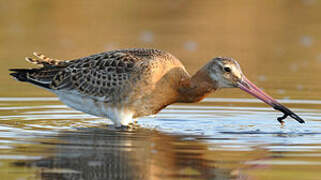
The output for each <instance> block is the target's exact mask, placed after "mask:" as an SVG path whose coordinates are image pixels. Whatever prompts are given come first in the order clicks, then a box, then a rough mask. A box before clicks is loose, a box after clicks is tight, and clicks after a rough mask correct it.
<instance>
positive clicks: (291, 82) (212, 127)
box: [0, 0, 321, 180]
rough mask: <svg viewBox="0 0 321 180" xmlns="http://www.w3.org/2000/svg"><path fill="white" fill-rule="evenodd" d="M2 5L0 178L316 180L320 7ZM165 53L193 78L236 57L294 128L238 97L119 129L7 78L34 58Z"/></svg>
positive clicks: (205, 1)
mask: <svg viewBox="0 0 321 180" xmlns="http://www.w3.org/2000/svg"><path fill="white" fill-rule="evenodd" d="M139 2H140V3H138V2H135V1H129V0H119V1H103V0H97V1H95V2H90V1H82V0H79V1H63V0H56V1H42V0H25V1H15V0H11V1H6V0H3V1H1V2H0V167H1V168H0V169H1V170H0V175H1V179H19V180H22V179H139V180H140V179H173V180H174V179H175V180H176V179H184V180H185V179H186V180H189V179H190V180H192V179H193V180H195V179H197V180H199V179H217V180H221V179H250V180H256V179H273V180H274V179H280V180H281V179H300V180H301V179H307V180H310V179H316V180H317V179H321V98H320V97H321V83H320V70H321V13H320V10H321V2H320V1H316V0H284V1H273V0H262V1H260V3H258V2H253V1H250V0H245V1H229V0H223V1H213V0H202V1H188V0H176V1H173V0H164V1H151V0H141V1H139ZM129 47H154V48H159V49H163V50H166V51H169V52H171V53H173V54H174V55H175V56H176V57H178V58H179V59H181V61H182V62H183V63H184V64H185V65H186V68H187V69H188V71H190V72H191V73H194V72H195V71H196V70H197V69H199V68H200V66H202V65H203V64H205V63H206V62H207V61H208V60H209V59H211V58H212V57H214V56H232V57H234V58H235V59H238V61H239V62H240V64H241V66H242V68H243V70H244V72H245V74H247V76H248V78H249V79H251V80H252V81H253V82H255V84H257V85H258V86H260V87H262V88H263V89H264V90H265V91H266V92H268V93H269V94H271V95H272V96H273V97H275V98H277V99H279V100H280V101H281V102H282V103H284V104H285V105H286V106H288V107H289V108H291V109H292V110H293V111H295V112H296V113H297V114H299V115H300V116H301V117H302V118H303V119H305V120H306V123H305V124H299V123H297V122H296V121H294V120H292V119H289V118H288V119H286V124H285V125H284V126H281V125H280V124H279V123H278V122H277V120H276V118H277V117H279V116H280V115H281V113H279V112H276V111H274V110H273V109H272V108H270V107H268V106H266V105H264V104H263V103H261V102H259V101H257V100H255V99H254V98H252V97H251V96H249V95H246V94H245V93H244V92H241V91H240V90H237V89H235V90H232V89H226V90H221V91H218V92H215V93H214V94H212V95H211V96H210V97H209V98H207V99H205V100H204V101H202V102H201V103H195V104H174V105H172V106H169V107H168V108H166V109H164V110H163V111H161V112H160V113H159V114H158V115H156V116H154V117H145V118H142V119H140V120H139V121H138V124H139V128H137V129H135V130H116V129H114V128H113V127H112V126H111V125H110V124H111V123H110V122H109V121H108V120H106V119H101V118H96V117H93V116H89V115H86V114H83V113H81V112H78V111H75V110H72V109H70V108H68V107H66V106H65V105H63V104H62V103H61V102H59V101H58V100H57V98H55V97H54V96H53V95H52V94H50V93H49V92H46V91H45V90H43V89H40V88H36V87H34V86H32V85H28V84H25V83H19V82H17V81H14V80H12V79H11V78H10V77H9V76H8V69H9V68H13V67H14V68H17V67H35V66H33V65H31V64H28V63H27V62H25V61H24V60H23V59H24V57H25V56H31V55H32V52H33V51H39V52H43V53H44V54H46V55H48V56H49V57H54V58H58V59H73V58H77V57H81V56H86V55H90V54H93V53H98V52H102V51H106V50H110V49H115V48H129Z"/></svg>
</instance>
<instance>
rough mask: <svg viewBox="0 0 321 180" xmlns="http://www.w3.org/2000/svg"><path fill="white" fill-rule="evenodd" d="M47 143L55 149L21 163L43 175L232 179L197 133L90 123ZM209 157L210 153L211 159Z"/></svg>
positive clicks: (140, 178)
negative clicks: (212, 156) (103, 125)
mask: <svg viewBox="0 0 321 180" xmlns="http://www.w3.org/2000/svg"><path fill="white" fill-rule="evenodd" d="M54 138H55V141H54V143H44V144H46V147H48V145H49V147H51V148H53V149H54V152H55V153H54V154H53V155H52V156H50V157H46V158H43V159H41V160H36V161H29V162H19V163H16V165H19V166H28V167H36V168H37V169H38V171H37V172H38V174H37V176H38V177H39V179H91V180H98V179H113V180H114V179H139V180H143V179H230V178H231V177H232V175H231V174H232V173H231V170H230V169H224V168H217V167H216V166H215V161H213V160H210V159H209V158H208V155H206V154H207V153H208V152H209V150H208V147H207V145H206V144H205V143H203V142H202V141H200V140H198V139H199V138H200V137H197V136H188V137H187V136H182V135H170V134H165V133H161V132H159V131H156V130H148V129H143V128H140V129H137V130H134V131H127V130H126V131H125V130H122V131H118V130H107V129H103V128H101V129H100V128H87V129H81V130H79V131H73V132H63V133H60V134H59V135H58V136H55V137H54ZM206 157H207V158H206Z"/></svg>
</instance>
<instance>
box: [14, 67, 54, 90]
mask: <svg viewBox="0 0 321 180" xmlns="http://www.w3.org/2000/svg"><path fill="white" fill-rule="evenodd" d="M9 71H13V72H12V73H10V75H11V76H13V77H14V78H15V79H17V80H18V81H22V82H30V83H32V84H35V85H37V86H40V87H43V88H46V89H50V87H49V85H50V82H48V81H47V82H46V81H40V80H37V79H35V78H33V77H32V75H33V74H37V73H38V72H39V71H40V69H9Z"/></svg>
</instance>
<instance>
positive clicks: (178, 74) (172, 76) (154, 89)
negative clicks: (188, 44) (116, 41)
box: [10, 48, 304, 127]
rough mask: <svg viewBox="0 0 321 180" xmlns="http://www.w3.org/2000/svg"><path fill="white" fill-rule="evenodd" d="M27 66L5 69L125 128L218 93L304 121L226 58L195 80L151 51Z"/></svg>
mask: <svg viewBox="0 0 321 180" xmlns="http://www.w3.org/2000/svg"><path fill="white" fill-rule="evenodd" d="M33 54H34V56H35V57H36V58H29V57H27V58H26V60H27V61H28V62H31V63H33V64H37V65H40V67H38V68H30V69H25V68H22V69H21V68H18V69H10V71H11V73H10V75H11V76H13V77H14V78H15V79H17V80H18V81H23V82H28V83H31V84H33V85H36V86H39V87H42V88H44V89H47V90H49V91H51V92H53V93H54V94H56V95H57V96H58V97H59V99H60V100H61V101H62V102H63V103H64V104H66V105H67V106H69V107H71V108H73V109H76V110H78V111H82V112H85V113H88V114H91V115H94V116H98V117H104V118H107V119H110V120H111V121H112V122H113V124H114V126H115V127H128V126H130V125H131V124H132V123H133V122H134V119H136V118H139V117H143V116H148V115H152V114H157V113H158V112H159V111H160V110H162V109H164V108H165V107H166V106H168V105H170V104H173V103H194V102H199V101H201V100H202V99H203V98H205V97H206V96H208V95H209V94H210V93H213V92H214V91H216V90H219V89H223V88H240V89H242V90H244V91H245V92H247V93H249V94H251V95H253V96H254V97H256V98H258V99H260V100H262V101H263V102H265V103H266V104H268V105H270V106H272V107H273V108H274V109H276V110H279V111H281V112H282V113H283V114H284V115H283V117H279V118H278V121H279V122H280V123H282V124H283V123H284V121H283V119H285V118H286V117H287V116H290V117H292V118H294V119H295V120H297V121H298V122H299V123H304V120H303V119H302V118H301V117H299V116H298V115H296V114H295V113H293V112H292V111H291V110H289V109H288V108H287V107H285V106H284V105H282V104H280V103H279V102H278V101H277V100H275V99H273V98H272V97H271V96H269V95H267V94H266V93H264V92H263V91H262V90H261V89H259V88H258V87H257V86H256V85H254V84H253V83H252V82H251V81H249V80H248V79H247V78H246V76H245V75H244V74H243V72H242V70H241V67H240V65H239V63H238V62H237V61H236V60H234V59H233V58H231V57H215V58H213V59H211V60H210V61H209V62H208V63H207V64H205V65H204V66H203V67H202V68H201V69H200V70H198V71H197V72H196V73H195V74H194V75H190V74H189V73H188V72H187V70H186V69H185V67H184V65H183V64H182V62H181V61H180V60H179V59H178V58H176V57H175V56H174V55H172V54H171V53H168V52H166V51H162V50H158V49H153V48H131V49H117V50H111V51H106V52H102V53H98V54H94V55H90V56H87V57H83V58H77V59H72V60H59V59H53V58H49V57H46V56H45V55H43V54H41V53H36V52H35V53H33Z"/></svg>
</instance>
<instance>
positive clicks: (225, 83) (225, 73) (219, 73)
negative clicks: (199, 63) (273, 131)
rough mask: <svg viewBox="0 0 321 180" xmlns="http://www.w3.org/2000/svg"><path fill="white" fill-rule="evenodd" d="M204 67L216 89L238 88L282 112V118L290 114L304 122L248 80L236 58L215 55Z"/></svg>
mask: <svg viewBox="0 0 321 180" xmlns="http://www.w3.org/2000/svg"><path fill="white" fill-rule="evenodd" d="M205 68H206V71H207V72H208V76H209V77H210V79H211V80H212V82H213V83H214V85H215V87H216V88H217V89H220V88H236V87H237V88H240V89H242V90H243V91H245V92H247V93H249V94H251V95H252V96H254V97H256V98H258V99H260V100H262V101H263V102H265V103H266V104H268V105H270V106H272V107H273V108H274V109H276V110H279V111H281V112H283V113H284V117H283V118H285V117H287V116H291V117H292V118H294V119H295V120H297V121H299V122H300V123H304V121H303V119H301V118H300V117H299V116H297V115H296V114H295V113H293V112H292V111H291V110H289V109H288V108H287V107H285V106H283V105H282V104H280V103H279V102H277V101H276V100H275V99H273V98H272V97H271V96H269V95H268V94H266V93H265V92H263V91H262V90H261V89H260V88H258V87H257V86H256V85H255V84H253V83H252V82H251V81H249V80H248V79H247V78H246V77H245V75H244V74H243V73H242V70H241V67H240V65H239V63H238V62H237V61H236V60H234V59H232V58H229V57H217V58H214V59H212V60H211V61H210V62H209V63H208V64H207V65H206V66H205ZM283 118H280V119H279V121H280V122H281V121H282V119H283Z"/></svg>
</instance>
